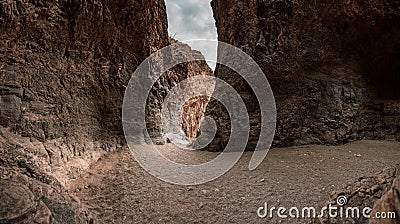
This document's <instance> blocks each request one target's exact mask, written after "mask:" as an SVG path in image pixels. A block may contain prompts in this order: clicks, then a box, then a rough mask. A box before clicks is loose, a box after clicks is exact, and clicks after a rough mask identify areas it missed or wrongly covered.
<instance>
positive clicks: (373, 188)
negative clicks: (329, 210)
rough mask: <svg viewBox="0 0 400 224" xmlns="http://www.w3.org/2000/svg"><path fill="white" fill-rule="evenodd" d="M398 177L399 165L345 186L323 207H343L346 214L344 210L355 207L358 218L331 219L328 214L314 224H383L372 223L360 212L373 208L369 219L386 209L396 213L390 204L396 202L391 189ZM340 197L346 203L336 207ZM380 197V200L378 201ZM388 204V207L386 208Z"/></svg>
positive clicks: (334, 193) (332, 195) (377, 221)
mask: <svg viewBox="0 0 400 224" xmlns="http://www.w3.org/2000/svg"><path fill="white" fill-rule="evenodd" d="M399 175H400V165H397V166H394V167H388V168H386V169H384V170H383V171H382V172H379V173H377V174H376V175H374V176H371V177H361V178H359V179H358V180H357V181H355V182H353V183H351V184H348V185H347V186H345V187H344V188H343V189H342V191H337V192H333V193H332V194H331V196H330V197H329V199H328V201H327V202H326V203H325V205H324V206H325V207H329V205H332V206H335V207H338V208H341V207H343V211H344V212H346V209H347V208H349V207H352V208H355V207H357V208H358V209H359V210H360V216H359V217H352V215H349V217H348V218H340V217H336V218H333V217H329V216H328V214H325V215H324V216H323V217H321V218H319V219H318V220H315V223H321V224H339V223H344V222H346V223H384V222H383V221H384V220H376V222H374V219H368V218H367V217H364V216H363V215H362V211H363V209H364V208H366V207H369V208H371V209H372V208H373V207H374V210H373V211H371V212H370V214H369V215H370V216H371V217H375V213H376V211H379V212H384V211H388V209H391V210H390V212H393V211H396V210H395V209H394V208H393V207H391V206H393V204H391V203H393V202H395V201H396V200H398V198H397V199H396V197H393V192H394V191H393V189H396V187H397V180H395V179H396V177H397V179H399ZM382 196H383V197H382ZM340 197H345V198H346V199H345V201H346V203H344V205H338V198H340ZM381 197H382V199H380V198H381ZM389 201H390V202H389ZM339 202H341V200H339ZM389 203H390V206H388V205H389ZM374 205H375V206H374ZM380 206H383V207H380ZM383 208H385V209H383ZM338 211H339V210H338ZM344 214H345V213H344ZM396 215H397V214H396ZM396 217H397V216H396ZM386 221H395V222H393V223H398V222H396V219H392V220H389V219H387V220H386ZM389 223H392V222H389Z"/></svg>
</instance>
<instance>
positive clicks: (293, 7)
mask: <svg viewBox="0 0 400 224" xmlns="http://www.w3.org/2000/svg"><path fill="white" fill-rule="evenodd" d="M212 7H213V10H214V17H215V20H216V25H217V29H218V37H219V40H220V41H223V42H227V43H230V44H233V45H234V46H236V47H239V48H241V49H242V50H243V51H245V52H246V53H247V54H249V55H250V56H252V57H253V58H254V59H255V60H256V62H257V63H258V64H259V65H260V67H261V68H262V70H263V71H264V73H265V75H266V76H267V78H268V80H269V82H270V84H271V87H272V90H273V92H274V95H275V99H276V105H277V110H278V111H277V112H278V119H277V131H276V136H275V141H274V144H275V145H276V146H290V145H302V144H312V143H317V144H342V143H346V142H349V141H353V140H356V139H363V138H367V139H392V140H394V139H397V140H400V127H399V125H398V124H399V122H398V121H399V119H400V101H399V99H400V92H399V88H398V87H399V86H400V79H399V75H398V74H399V72H400V67H399V66H400V56H399V54H398V52H399V43H400V42H399V40H400V25H399V24H400V23H399V21H400V11H399V2H396V1H390V0H386V1H370V2H369V3H368V4H366V3H362V2H360V1H355V0H352V1H346V2H343V1H336V0H335V1H333V2H332V1H318V2H315V3H313V4H310V3H309V2H308V1H302V0H291V1H281V0H273V1H264V0H245V1H237V0H234V1H223V0H213V1H212ZM215 75H216V76H217V77H219V78H221V79H223V80H225V81H226V82H228V83H230V84H231V85H233V86H234V87H235V88H236V89H237V90H238V92H239V93H240V94H241V95H242V97H243V98H244V100H245V103H246V106H247V108H248V111H249V116H250V120H251V123H252V129H251V135H250V141H249V144H248V146H250V147H249V149H252V148H253V145H254V143H255V142H256V141H257V139H258V133H259V130H260V127H259V123H260V122H259V121H260V112H259V107H258V104H257V100H256V98H255V96H254V94H253V92H252V90H251V88H250V87H249V86H248V85H246V83H245V82H244V80H242V79H240V78H239V77H238V75H237V74H234V73H233V72H232V71H230V70H228V69H226V68H224V67H222V66H218V67H217V69H216V72H215ZM221 108H222V107H221V106H218V105H217V104H215V103H210V105H209V108H208V112H207V113H209V114H211V115H212V114H222V113H223V109H221ZM221 117H222V118H221ZM228 121H229V118H228V116H224V115H219V120H218V119H217V125H218V127H219V132H218V134H217V135H218V137H219V140H217V141H218V142H219V144H221V145H222V146H223V145H224V144H225V143H226V141H227V138H228V136H229V122H228Z"/></svg>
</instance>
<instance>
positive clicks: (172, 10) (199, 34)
mask: <svg viewBox="0 0 400 224" xmlns="http://www.w3.org/2000/svg"><path fill="white" fill-rule="evenodd" d="M165 3H166V5H167V14H168V32H169V34H170V36H171V37H173V38H175V39H177V40H179V41H182V42H185V41H188V40H194V39H207V40H217V29H216V27H215V20H214V18H213V12H212V9H211V5H210V0H165ZM187 43H188V44H189V45H190V46H191V47H192V48H193V49H196V50H199V51H201V52H202V53H203V55H204V57H205V58H206V60H212V61H215V60H216V57H217V46H216V43H214V44H210V43H209V44H206V45H205V44H204V42H187ZM209 65H210V67H211V68H212V69H214V67H215V64H214V63H211V62H209Z"/></svg>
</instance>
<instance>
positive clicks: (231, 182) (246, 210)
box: [67, 141, 400, 223]
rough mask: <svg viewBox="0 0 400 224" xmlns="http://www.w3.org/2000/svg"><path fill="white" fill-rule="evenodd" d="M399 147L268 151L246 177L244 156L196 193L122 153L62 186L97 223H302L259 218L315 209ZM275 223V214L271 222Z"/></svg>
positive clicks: (167, 149)
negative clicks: (266, 210) (276, 211)
mask: <svg viewBox="0 0 400 224" xmlns="http://www.w3.org/2000/svg"><path fill="white" fill-rule="evenodd" d="M399 149H400V143H399V142H382V141H360V142H355V143H350V144H347V145H345V146H337V147H332V146H303V147H291V148H281V149H278V148H277V149H272V150H271V151H270V152H269V154H268V156H267V158H266V159H265V160H264V162H263V163H262V164H261V165H260V166H259V167H258V168H257V169H256V170H254V171H248V170H247V167H248V161H249V159H250V157H251V155H252V154H251V153H245V155H244V156H243V157H242V159H241V160H240V161H239V163H238V164H236V166H235V167H234V168H233V169H232V170H231V171H229V172H228V173H227V174H225V175H224V176H222V177H221V178H219V179H217V180H215V181H212V182H209V183H206V184H203V185H199V186H193V187H187V186H177V185H172V184H168V183H165V182H162V181H160V180H158V179H156V178H154V177H153V176H151V175H150V174H148V173H147V172H146V171H145V170H143V169H142V168H141V167H140V166H139V165H138V164H137V162H136V161H135V160H134V158H133V157H132V156H131V154H130V153H129V151H128V150H127V149H126V150H125V151H122V152H115V153H111V154H109V155H107V156H106V157H105V158H103V159H102V160H100V161H99V162H98V163H97V164H94V165H93V166H92V167H91V168H90V170H89V171H88V172H87V173H85V174H84V175H82V177H81V178H79V179H77V180H76V181H73V182H71V183H69V184H68V186H67V187H68V188H69V190H70V191H71V192H72V193H73V194H74V195H76V196H77V197H79V198H80V199H81V201H82V202H83V203H85V204H86V205H87V206H88V207H89V208H90V209H91V210H92V212H94V213H95V214H96V215H97V218H98V220H99V221H100V223H280V222H282V223H307V222H308V221H307V220H296V219H292V220H279V219H278V218H277V217H275V218H273V219H270V218H264V219H262V218H259V217H258V216H257V213H256V212H257V209H258V208H259V207H260V206H263V205H264V202H268V205H269V206H270V207H272V206H276V207H279V206H284V207H286V208H290V207H293V206H296V207H299V208H302V207H305V206H315V207H317V208H320V207H321V206H322V205H323V204H324V202H325V201H326V200H327V198H328V197H329V194H330V193H331V192H332V191H334V190H340V189H341V187H342V186H343V185H345V184H347V183H349V182H352V181H354V180H356V179H357V178H359V177H361V176H369V175H372V174H374V173H376V172H378V171H380V170H382V169H383V168H384V167H386V166H389V165H394V164H397V163H400V150H399ZM159 150H160V151H162V152H163V153H164V154H165V155H168V157H169V158H171V159H174V160H176V161H179V162H186V163H198V162H201V161H204V160H209V159H211V158H213V157H215V156H216V155H217V154H216V153H211V152H203V151H196V152H190V151H181V150H177V149H175V148H174V146H172V145H167V146H160V147H159ZM275 216H276V215H275Z"/></svg>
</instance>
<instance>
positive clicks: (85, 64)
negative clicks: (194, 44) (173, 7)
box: [0, 0, 212, 223]
mask: <svg viewBox="0 0 400 224" xmlns="http://www.w3.org/2000/svg"><path fill="white" fill-rule="evenodd" d="M167 24H168V23H167V17H166V11H165V5H164V2H163V1H162V0H150V1H147V0H146V1H136V0H134V1H122V0H116V1H103V0H90V1H89V0H61V1H44V0H43V1H42V0H39V1H37V0H28V1H20V0H11V1H2V2H1V3H0V139H1V141H0V155H1V156H0V177H1V179H0V194H1V198H2V200H3V199H7V200H4V201H3V202H2V206H1V207H2V213H1V214H0V216H1V217H0V222H2V223H3V222H20V221H23V220H25V219H27V220H36V221H37V222H40V223H48V222H50V223H53V222H66V221H70V223H74V222H78V223H80V222H92V221H93V220H92V218H91V217H90V215H89V214H87V213H86V212H85V209H83V208H80V205H79V203H78V202H77V201H76V200H75V199H73V198H71V197H70V196H69V195H68V192H66V191H65V189H64V188H63V185H62V184H63V183H65V181H68V180H69V179H71V178H74V177H76V176H77V175H79V173H80V172H81V171H82V170H83V169H86V168H88V166H89V165H90V164H91V163H93V162H94V161H96V160H97V159H98V158H99V157H100V156H101V155H103V154H105V153H107V152H109V151H113V150H117V149H118V148H121V147H122V146H123V144H125V142H124V138H123V132H122V125H121V110H122V101H123V96H124V92H125V88H126V85H127V83H128V81H129V79H130V77H131V75H132V74H133V72H134V71H135V69H136V67H137V66H138V65H139V64H140V63H141V62H142V61H143V60H144V59H145V58H146V57H148V56H149V55H150V54H151V53H153V52H155V51H156V50H158V49H160V48H162V47H165V46H167V45H169V44H170V43H175V42H176V41H174V40H171V39H170V38H169V36H168V32H167ZM184 48H185V51H184V52H171V53H181V54H183V55H186V54H188V55H189V54H191V53H195V54H199V52H192V50H191V49H190V47H189V46H186V45H184ZM159 63H160V64H162V62H159ZM198 73H201V74H203V75H211V74H212V72H211V70H210V69H209V68H208V66H207V64H206V62H205V61H197V62H189V63H186V64H183V65H179V66H177V67H175V68H174V69H173V70H172V71H170V72H168V73H167V74H165V75H163V76H162V77H161V78H160V79H159V80H157V83H156V86H158V87H159V88H153V90H152V92H151V93H150V95H149V101H148V102H149V103H148V108H149V110H147V121H149V122H148V124H147V126H148V129H149V130H150V134H151V135H152V137H153V138H154V141H155V142H158V143H163V142H164V141H165V140H164V139H163V138H162V135H163V133H162V130H161V129H160V128H159V126H160V124H159V117H160V113H161V112H160V109H159V108H160V106H161V102H162V100H163V97H165V96H166V94H167V93H168V90H169V89H170V88H171V87H172V86H174V85H175V84H176V83H177V82H179V81H180V80H183V79H185V78H187V77H189V76H193V75H197V74H198ZM192 106H193V107H203V108H204V102H203V101H196V100H195V101H194V102H193V105H192ZM184 111H187V112H184V113H183V114H182V117H183V118H185V119H182V121H183V122H184V123H183V124H182V125H183V126H185V127H190V128H189V129H188V130H195V129H196V128H197V127H196V126H198V122H197V121H193V120H190V119H186V116H193V115H190V113H189V111H191V113H192V114H193V113H195V117H201V113H202V111H203V110H200V112H193V111H192V110H191V109H190V108H186V109H185V110H184ZM197 113H200V115H198V114H197ZM189 120H190V121H189ZM186 121H188V122H187V123H185V122H186ZM192 126H195V127H192ZM192 135H195V134H192ZM60 183H61V184H60ZM11 189H13V190H11ZM15 198H18V199H20V200H21V204H16V205H15V204H14V203H13V201H15ZM3 211H4V212H3Z"/></svg>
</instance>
